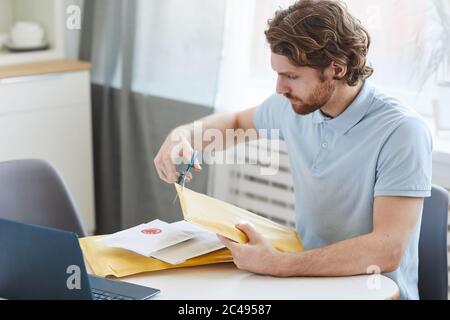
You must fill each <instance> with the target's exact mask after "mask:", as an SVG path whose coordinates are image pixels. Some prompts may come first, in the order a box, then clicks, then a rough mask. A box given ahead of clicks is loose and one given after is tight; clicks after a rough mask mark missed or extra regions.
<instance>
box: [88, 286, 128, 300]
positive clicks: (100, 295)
mask: <svg viewBox="0 0 450 320" xmlns="http://www.w3.org/2000/svg"><path fill="white" fill-rule="evenodd" d="M91 292H92V297H93V298H94V300H135V299H133V298H130V297H127V296H123V295H120V294H117V293H113V292H107V291H102V290H98V289H92V290H91Z"/></svg>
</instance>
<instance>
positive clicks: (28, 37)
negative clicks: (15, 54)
mask: <svg viewBox="0 0 450 320" xmlns="http://www.w3.org/2000/svg"><path fill="white" fill-rule="evenodd" d="M10 38H11V42H12V43H13V44H14V45H16V46H29V47H31V46H38V45H40V44H42V42H43V41H44V29H43V28H42V27H41V26H40V25H39V24H37V23H34V22H24V21H21V22H17V23H16V24H15V25H14V27H13V28H12V29H11V32H10Z"/></svg>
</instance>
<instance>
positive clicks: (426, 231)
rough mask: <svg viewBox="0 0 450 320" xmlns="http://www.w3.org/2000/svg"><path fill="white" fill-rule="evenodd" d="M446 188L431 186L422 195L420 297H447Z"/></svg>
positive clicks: (432, 298) (427, 298) (438, 298)
mask: <svg viewBox="0 0 450 320" xmlns="http://www.w3.org/2000/svg"><path fill="white" fill-rule="evenodd" d="M448 205H449V198H448V192H447V190H445V189H443V188H441V187H438V186H433V188H432V190H431V197H430V198H426V199H425V202H424V208H423V214H422V226H421V230H420V240H419V296H420V299H422V300H447V299H448V265H447V228H448V227H447V220H448Z"/></svg>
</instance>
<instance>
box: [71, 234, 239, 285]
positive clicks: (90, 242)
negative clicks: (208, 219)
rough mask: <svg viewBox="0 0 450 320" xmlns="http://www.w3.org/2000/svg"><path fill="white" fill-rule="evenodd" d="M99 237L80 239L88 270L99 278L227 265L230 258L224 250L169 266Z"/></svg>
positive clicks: (228, 252) (231, 259) (228, 253)
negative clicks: (109, 244)
mask: <svg viewBox="0 0 450 320" xmlns="http://www.w3.org/2000/svg"><path fill="white" fill-rule="evenodd" d="M100 238H101V236H97V237H87V238H82V239H80V246H81V249H82V251H83V254H84V257H85V258H86V260H87V262H88V263H89V266H90V267H91V269H92V272H94V274H95V275H97V276H100V277H106V276H115V277H117V278H120V277H126V276H129V275H133V274H137V273H142V272H149V271H158V270H165V269H173V268H182V267H193V266H198V265H205V264H213V263H220V262H231V261H233V257H232V256H231V253H230V251H229V250H228V249H221V250H218V251H214V252H211V253H208V254H204V255H202V256H199V257H196V258H192V259H189V260H186V262H183V263H180V264H176V265H172V264H169V263H166V262H163V261H161V260H158V259H154V258H147V257H144V256H141V255H139V254H137V253H134V252H132V251H128V250H125V249H119V248H111V247H108V246H106V245H104V244H102V243H101V242H99V241H98V240H99V239H100Z"/></svg>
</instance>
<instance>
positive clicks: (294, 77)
mask: <svg viewBox="0 0 450 320" xmlns="http://www.w3.org/2000/svg"><path fill="white" fill-rule="evenodd" d="M287 78H288V79H289V80H295V79H297V78H298V77H297V76H287Z"/></svg>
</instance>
